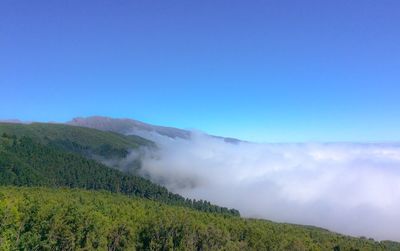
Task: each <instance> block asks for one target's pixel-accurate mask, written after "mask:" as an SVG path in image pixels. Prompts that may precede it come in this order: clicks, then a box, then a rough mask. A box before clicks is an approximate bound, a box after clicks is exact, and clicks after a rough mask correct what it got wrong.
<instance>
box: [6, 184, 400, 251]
mask: <svg viewBox="0 0 400 251" xmlns="http://www.w3.org/2000/svg"><path fill="white" fill-rule="evenodd" d="M0 198H1V201H0V249H1V250H290V251H302V250H315V251H318V250H324V251H325V250H335V251H337V250H342V251H343V250H349V251H350V250H352V251H355V250H365V251H369V250H371V251H372V250H374V251H379V250H400V244H399V243H394V242H376V241H373V240H368V239H364V238H352V237H348V236H344V235H340V234H336V233H332V232H329V231H327V230H323V229H319V228H314V227H305V226H297V225H290V224H277V223H273V222H269V221H264V220H252V219H243V218H239V217H230V216H222V215H219V214H211V213H202V212H198V211H195V210H190V209H186V208H182V207H176V206H168V205H165V204H160V203H157V202H153V201H149V200H145V199H140V198H128V197H126V196H121V195H115V194H111V193H107V192H89V191H85V190H77V189H48V188H16V187H0Z"/></svg>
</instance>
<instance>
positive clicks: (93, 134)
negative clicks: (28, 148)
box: [0, 123, 154, 158]
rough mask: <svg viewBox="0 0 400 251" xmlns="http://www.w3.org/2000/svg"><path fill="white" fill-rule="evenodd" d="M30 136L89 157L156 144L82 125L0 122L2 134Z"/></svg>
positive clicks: (123, 153) (113, 155)
mask: <svg viewBox="0 0 400 251" xmlns="http://www.w3.org/2000/svg"><path fill="white" fill-rule="evenodd" d="M2 134H7V135H15V136H16V137H22V136H26V137H30V138H32V139H33V140H35V141H37V142H40V143H41V144H46V145H51V146H54V147H56V148H59V149H62V150H66V151H69V152H75V153H79V154H81V155H85V156H86V157H93V156H99V157H103V158H123V157H125V156H126V155H127V154H128V151H129V150H132V149H137V148H139V147H149V146H150V147H154V143H153V142H151V141H149V140H146V139H144V138H141V137H139V136H134V135H131V136H124V135H121V134H118V133H114V132H108V131H107V132H106V131H101V130H95V129H90V128H85V127H79V126H70V125H64V124H50V123H32V124H18V123H0V135H2Z"/></svg>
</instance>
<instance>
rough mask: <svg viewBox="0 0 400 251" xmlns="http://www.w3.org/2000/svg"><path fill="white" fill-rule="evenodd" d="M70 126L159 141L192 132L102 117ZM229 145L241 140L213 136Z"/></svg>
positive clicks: (87, 118)
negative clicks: (160, 137)
mask: <svg viewBox="0 0 400 251" xmlns="http://www.w3.org/2000/svg"><path fill="white" fill-rule="evenodd" d="M67 124H69V125H75V126H82V127H88V128H95V129H98V130H102V131H111V132H116V133H121V134H124V135H139V136H141V137H143V138H146V139H151V140H152V139H157V137H155V135H157V136H163V137H168V138H172V139H176V138H180V139H190V137H191V131H188V130H183V129H178V128H174V127H166V126H158V125H152V124H148V123H144V122H141V121H138V120H134V119H115V118H109V117H102V116H92V117H86V118H74V119H72V120H71V121H69V122H67ZM210 136H212V137H214V138H219V139H222V140H224V141H225V142H229V143H239V142H241V140H238V139H234V138H227V137H220V136H213V135H210Z"/></svg>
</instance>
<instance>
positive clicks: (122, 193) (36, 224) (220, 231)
mask: <svg viewBox="0 0 400 251" xmlns="http://www.w3.org/2000/svg"><path fill="white" fill-rule="evenodd" d="M141 147H150V148H151V147H156V145H155V143H154V142H152V141H149V140H146V139H143V138H141V137H138V136H125V135H122V134H118V133H115V132H110V131H101V130H97V129H93V128H85V127H80V126H71V125H64V124H49V123H32V124H15V123H0V250H294V251H296V250H299V251H300V250H334V251H338V250H352V251H355V250H371V251H372V250H400V243H397V242H391V241H381V242H378V241H374V240H373V239H366V238H355V237H350V236H346V235H341V234H337V233H333V232H330V231H328V230H325V229H321V228H317V227H312V226H301V225H293V224H283V223H274V222H271V221H267V220H255V219H246V218H241V217H240V215H239V212H238V211H237V210H235V209H228V208H225V207H220V206H217V205H212V204H210V203H209V202H207V201H203V200H200V201H196V200H190V199H185V198H184V197H182V196H180V195H178V194H174V193H171V192H169V191H168V190H167V189H166V188H164V187H162V186H160V185H156V184H154V183H152V182H151V181H149V180H146V179H144V178H142V177H139V176H134V175H131V174H127V173H124V172H121V171H119V170H115V169H113V168H110V167H108V166H106V165H104V164H102V163H101V162H99V161H98V157H99V156H100V157H101V158H103V159H107V160H108V159H115V158H124V157H125V156H126V154H128V153H129V151H131V150H132V149H133V150H134V149H140V148H141ZM93 156H95V157H93Z"/></svg>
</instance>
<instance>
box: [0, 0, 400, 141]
mask: <svg viewBox="0 0 400 251" xmlns="http://www.w3.org/2000/svg"><path fill="white" fill-rule="evenodd" d="M399 13H400V1H398V0H392V1H388V0H380V1H376V0H354V1H348V0H343V1H320V0H316V1H307V0H304V1H303V0H302V1H300V0H299V1H296V0H275V1H268V0H265V1H236V0H225V1H222V0H221V1H219V0H212V1H207V0H202V1H187V0H181V1H175V0H171V1H169V0H168V1H164V0H162V1H161V0H160V1H152V0H142V1H140V0H138V1H128V0H126V1H115V0H109V1H100V0H96V1H89V0H85V1H82V0H68V1H67V0H65V1H50V0H49V1H40V0H35V1H31V0H26V1H22V0H21V1H16V0H2V1H1V2H0V91H1V92H0V93H1V94H0V118H2V119H5V118H19V119H22V120H35V121H67V120H69V119H71V118H72V117H75V116H89V115H105V116H112V117H129V118H135V119H139V120H143V121H145V122H150V123H155V124H161V125H169V126H175V127H180V128H196V129H201V130H204V131H206V132H209V133H212V134H217V135H223V136H232V137H238V138H242V139H247V140H256V141H266V142H271V141H272V142H277V141H278V142H279V141H285V142H287V141H295V142H299V141H396V140H400V15H399Z"/></svg>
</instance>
